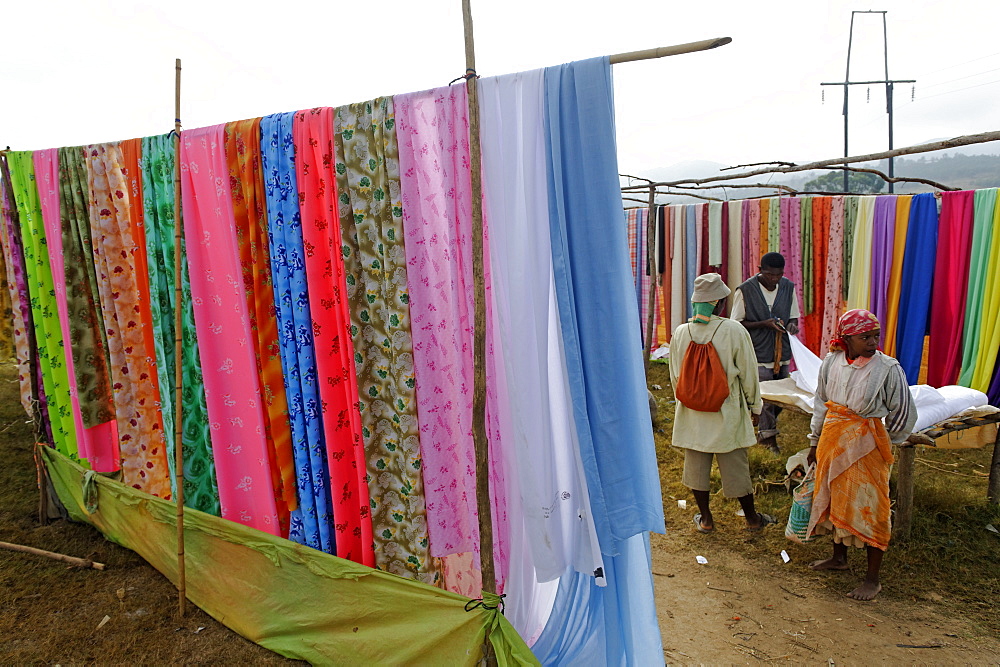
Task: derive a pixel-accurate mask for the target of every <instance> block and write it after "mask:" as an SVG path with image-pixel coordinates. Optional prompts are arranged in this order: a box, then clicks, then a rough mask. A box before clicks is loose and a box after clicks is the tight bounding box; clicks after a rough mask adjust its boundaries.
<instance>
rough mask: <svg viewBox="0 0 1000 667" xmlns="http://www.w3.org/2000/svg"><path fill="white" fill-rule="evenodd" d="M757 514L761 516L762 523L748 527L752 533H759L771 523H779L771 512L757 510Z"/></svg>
mask: <svg viewBox="0 0 1000 667" xmlns="http://www.w3.org/2000/svg"><path fill="white" fill-rule="evenodd" d="M757 516H759V517H760V525H759V526H757V527H756V528H749V527H748V528H747V530H749V531H750V532H751V533H759V532H760V531H762V530H764V529H765V528H767V527H768V526H770V525H771V524H773V523H778V521H777V519H775V518H774V517H773V516H771V515H770V514H764V513H763V512H757Z"/></svg>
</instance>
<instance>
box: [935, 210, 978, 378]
mask: <svg viewBox="0 0 1000 667" xmlns="http://www.w3.org/2000/svg"><path fill="white" fill-rule="evenodd" d="M974 194H975V193H974V192H973V191H972V190H963V191H961V192H945V193H942V195H941V217H940V219H939V220H938V248H937V257H936V258H935V263H934V291H933V293H932V294H931V313H932V314H933V315H932V317H931V318H930V333H931V338H930V345H929V349H928V353H927V384H930V385H932V386H935V387H941V386H943V385H946V384H955V383H956V382H957V381H958V374H959V371H960V370H961V367H962V330H963V328H964V326H965V295H966V291H967V288H968V280H969V253H970V251H971V249H972V227H973V224H972V206H973V197H974Z"/></svg>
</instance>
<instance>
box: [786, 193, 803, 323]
mask: <svg viewBox="0 0 1000 667" xmlns="http://www.w3.org/2000/svg"><path fill="white" fill-rule="evenodd" d="M801 222H802V206H801V204H800V202H799V200H798V199H796V198H789V197H785V198H784V199H782V200H781V252H782V253H784V254H785V275H786V276H787V277H788V279H789V280H791V281H792V284H793V285H794V287H795V298H796V299H797V300H798V303H799V310H800V311H801V309H802V304H803V303H804V301H803V298H802V234H801V233H800V231H799V230H800V227H801ZM801 324H802V318H801V317H800V318H799V325H801Z"/></svg>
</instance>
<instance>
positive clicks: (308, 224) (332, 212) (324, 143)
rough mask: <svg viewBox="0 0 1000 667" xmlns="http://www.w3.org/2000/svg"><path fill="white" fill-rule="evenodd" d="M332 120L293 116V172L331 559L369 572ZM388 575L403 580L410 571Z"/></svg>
mask: <svg viewBox="0 0 1000 667" xmlns="http://www.w3.org/2000/svg"><path fill="white" fill-rule="evenodd" d="M333 113H334V112H333V109H332V108H330V107H325V108H317V109H309V110H307V111H300V112H298V113H296V114H295V118H294V121H293V124H292V130H293V135H294V140H295V151H296V156H295V167H296V178H297V183H298V191H299V192H298V194H299V202H300V206H301V215H302V238H303V242H304V244H305V249H306V252H305V264H306V274H307V277H308V283H309V294H310V302H311V306H312V331H313V342H314V344H315V349H316V365H317V368H318V370H319V375H320V377H321V378H325V381H324V382H321V383H320V398H321V400H322V405H323V429H324V435H325V438H326V448H327V456H328V463H329V466H330V487H331V490H332V496H333V503H334V510H333V513H334V516H335V517H336V519H337V553H338V555H341V556H342V557H343V558H348V559H351V560H355V561H357V562H359V563H364V564H366V565H371V566H374V565H375V564H376V562H377V561H376V556H375V551H374V547H373V535H372V518H371V512H372V507H371V506H370V498H369V485H368V479H367V477H368V473H367V469H366V465H365V442H364V441H363V440H362V431H363V427H362V420H361V414H360V413H359V408H360V407H361V406H362V405H363V404H361V403H360V402H359V396H358V383H357V374H356V373H355V365H354V363H355V358H354V357H355V350H354V346H353V344H352V341H351V309H350V303H349V301H348V298H349V297H348V294H349V290H350V285H349V284H348V283H347V281H346V278H345V269H344V260H343V256H342V251H341V245H342V243H343V244H344V245H345V246H346V244H347V240H346V239H345V238H343V235H342V229H341V223H340V220H339V215H338V205H337V191H338V186H337V175H336V173H335V171H334V142H333V135H334V120H333ZM345 289H346V290H347V291H345ZM396 509H397V511H401V510H403V509H404V508H403V507H402V506H398V507H397V508H396ZM411 567H412V564H411ZM383 569H387V568H383ZM396 573H397V574H403V575H407V574H411V573H412V570H402V571H399V572H396Z"/></svg>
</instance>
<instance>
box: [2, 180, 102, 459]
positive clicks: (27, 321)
mask: <svg viewBox="0 0 1000 667" xmlns="http://www.w3.org/2000/svg"><path fill="white" fill-rule="evenodd" d="M2 164H3V178H2V179H0V215H2V219H0V238H2V241H3V253H4V268H5V269H6V272H7V273H6V276H5V277H6V279H7V292H8V293H9V294H10V302H11V313H12V315H13V332H12V333H13V336H14V351H15V353H16V355H17V362H16V363H17V383H18V388H19V393H20V396H21V407H22V408H24V412H25V413H26V414H28V415H31V414H33V411H32V404H33V403H34V395H33V394H32V389H31V368H30V362H29V360H30V359H31V349H30V346H29V344H28V330H27V328H28V327H30V326H32V324H31V309H30V307H29V305H28V299H27V282H26V281H25V278H24V253H23V252H22V250H21V244H20V242H19V238H20V234H17V233H15V228H17V227H19V225H17V224H15V223H14V218H15V217H16V215H17V213H16V207H15V204H14V202H13V201H12V194H11V193H10V192H9V187H8V186H7V183H8V181H7V177H8V172H7V162H6V161H4V162H3V163H2ZM67 340H69V339H68V338H67ZM115 460H116V461H117V457H115Z"/></svg>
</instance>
